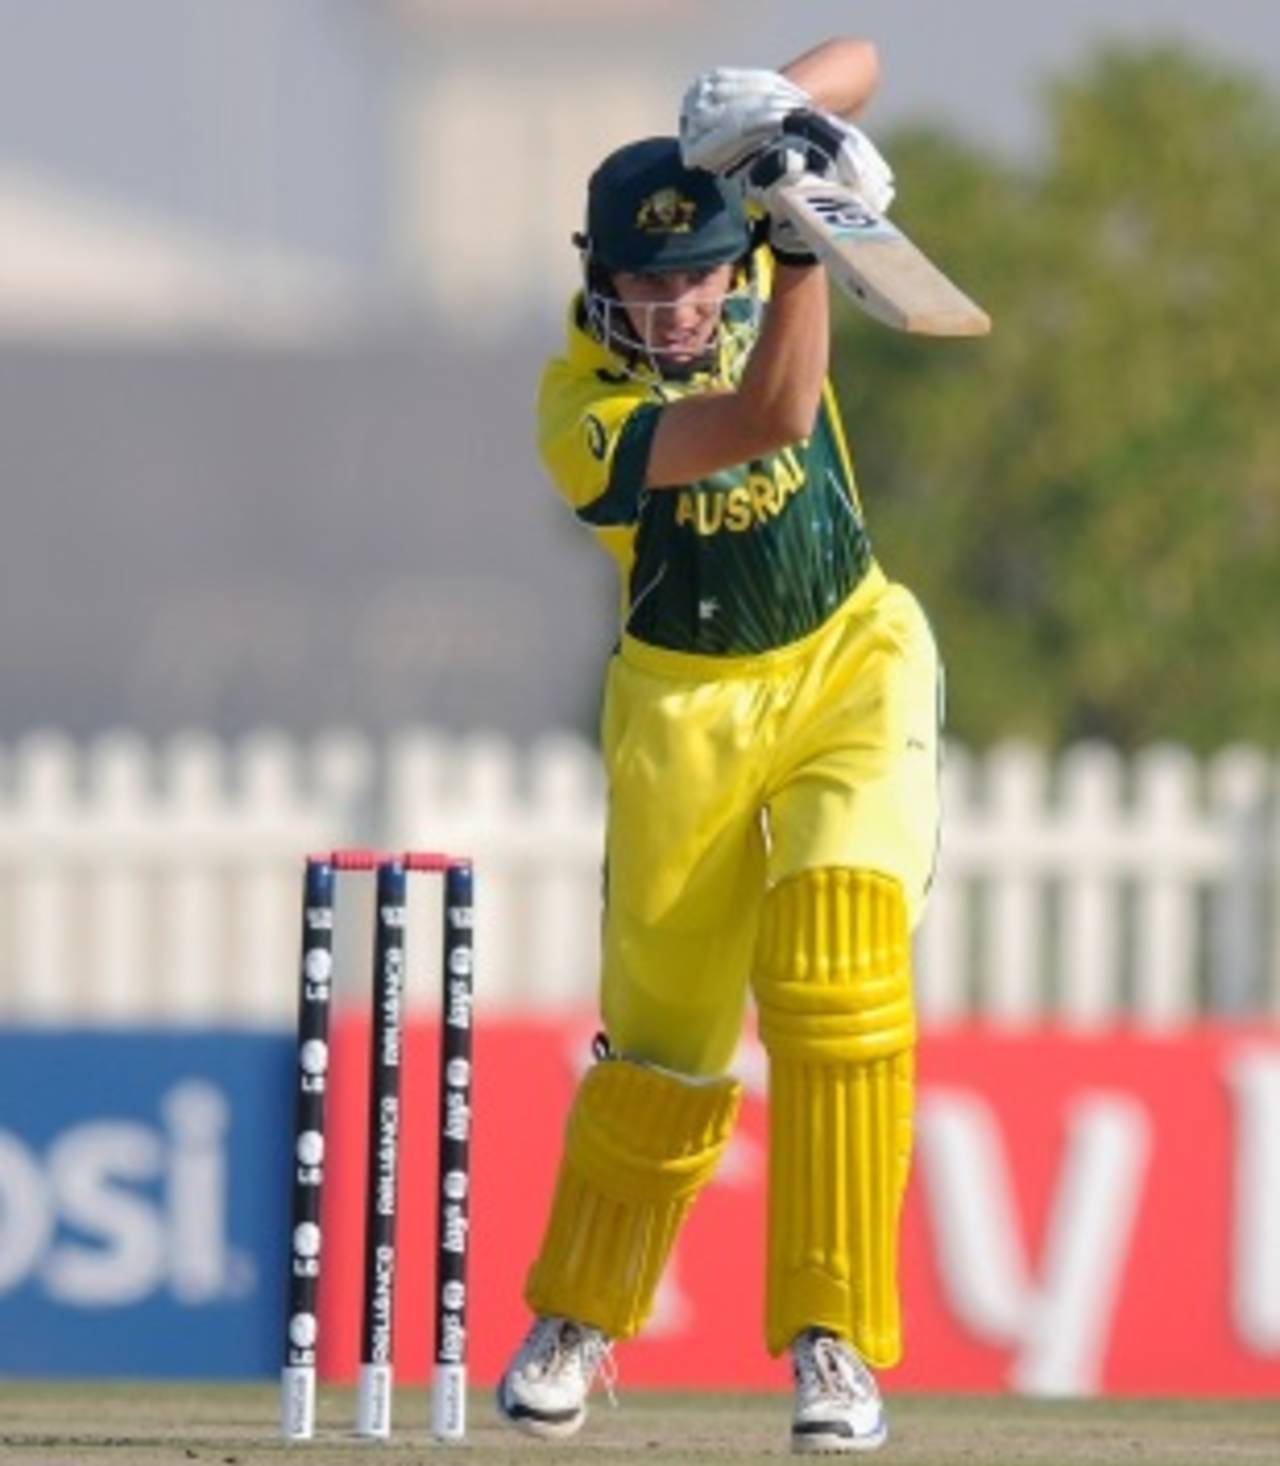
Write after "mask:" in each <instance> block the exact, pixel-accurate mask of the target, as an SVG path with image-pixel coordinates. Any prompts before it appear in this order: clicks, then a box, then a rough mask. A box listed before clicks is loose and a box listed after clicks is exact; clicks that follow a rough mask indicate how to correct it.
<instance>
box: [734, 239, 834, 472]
mask: <svg viewBox="0 0 1280 1466" xmlns="http://www.w3.org/2000/svg"><path fill="white" fill-rule="evenodd" d="M830 334H831V331H830V311H829V306H828V301H827V276H826V271H825V270H823V269H822V268H821V267H820V266H816V265H809V266H793V265H782V264H780V265H778V266H777V267H776V272H775V276H774V282H773V294H772V296H771V298H770V300H769V306H768V311H767V314H766V316H765V324H764V329H763V331H762V332H761V333H760V340H759V341H758V342H757V343H756V348H755V350H754V351H753V352H752V353H751V360H750V361H749V362H748V363H747V369H746V371H745V372H744V373H743V375H742V381H741V383H740V385H739V387H738V396H739V398H740V400H741V403H742V405H743V407H744V408H746V409H747V411H748V412H749V413H750V414H751V415H752V416H753V417H756V418H757V420H758V421H760V422H761V423H768V424H771V425H772V426H773V429H774V433H775V435H778V436H780V437H781V438H782V440H783V442H784V443H791V442H796V441H797V440H799V439H800V438H807V437H808V436H809V434H810V433H811V432H812V431H813V424H814V419H815V418H816V417H817V414H818V405H819V403H820V402H821V400H822V384H823V382H824V381H825V380H826V375H827V365H828V359H829V354H830Z"/></svg>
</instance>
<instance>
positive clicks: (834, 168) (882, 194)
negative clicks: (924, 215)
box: [821, 112, 897, 214]
mask: <svg viewBox="0 0 1280 1466" xmlns="http://www.w3.org/2000/svg"><path fill="white" fill-rule="evenodd" d="M821 115H822V117H823V119H824V120H825V121H827V122H829V123H831V124H832V126H833V127H835V128H838V129H839V130H840V133H841V137H840V145H839V147H838V148H837V150H836V152H835V154H834V156H833V157H832V159H831V171H830V172H829V173H828V174H827V176H828V177H829V178H834V179H835V180H836V182H837V183H843V184H844V186H845V187H846V188H847V189H848V190H849V191H850V193H853V194H856V195H857V197H858V199H859V200H860V201H861V202H862V203H864V204H866V206H867V208H869V209H870V210H871V212H872V213H873V214H887V213H888V212H889V205H890V204H891V203H892V202H893V196H894V194H895V192H896V191H897V190H896V186H895V184H894V179H893V169H892V168H890V167H889V165H888V163H887V162H886V161H885V159H884V155H883V154H882V153H881V151H880V149H879V148H877V147H876V145H875V143H873V142H872V141H871V139H870V138H869V137H868V136H867V135H866V133H865V132H863V131H862V129H861V128H858V127H855V126H854V125H853V123H852V122H846V121H845V119H844V118H843V117H834V116H832V114H831V113H829V112H824V113H822V114H821Z"/></svg>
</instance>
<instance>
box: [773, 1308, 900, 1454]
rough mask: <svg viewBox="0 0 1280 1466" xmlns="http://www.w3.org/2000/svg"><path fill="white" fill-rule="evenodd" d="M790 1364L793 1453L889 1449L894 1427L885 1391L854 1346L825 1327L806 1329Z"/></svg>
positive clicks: (792, 1352)
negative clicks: (889, 1419)
mask: <svg viewBox="0 0 1280 1466" xmlns="http://www.w3.org/2000/svg"><path fill="white" fill-rule="evenodd" d="M791 1366H792V1372H793V1374H794V1376H795V1382H796V1409H795V1414H794V1416H793V1417H792V1420H791V1449H792V1450H793V1451H800V1452H804V1453H809V1452H813V1453H818V1452H824V1451H874V1450H875V1449H876V1448H877V1447H878V1446H882V1445H884V1443H885V1441H886V1440H887V1439H888V1438H889V1427H888V1425H887V1424H886V1423H885V1418H884V1407H883V1406H882V1405H881V1403H880V1391H879V1390H878V1389H877V1388H876V1382H875V1380H874V1379H873V1378H872V1375H871V1371H870V1370H869V1369H868V1368H867V1366H866V1365H865V1364H864V1363H863V1362H862V1360H861V1359H860V1358H859V1357H858V1354H857V1351H856V1350H855V1349H854V1348H853V1347H852V1346H851V1345H849V1344H846V1343H845V1341H844V1340H843V1339H840V1338H837V1337H836V1336H835V1335H834V1334H831V1333H827V1332H826V1331H825V1330H823V1329H806V1330H805V1331H804V1333H802V1334H799V1335H797V1336H796V1339H795V1342H794V1343H793V1344H792V1345H791Z"/></svg>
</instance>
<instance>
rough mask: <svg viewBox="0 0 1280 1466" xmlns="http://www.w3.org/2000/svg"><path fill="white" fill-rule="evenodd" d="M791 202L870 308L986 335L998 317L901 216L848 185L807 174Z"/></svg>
mask: <svg viewBox="0 0 1280 1466" xmlns="http://www.w3.org/2000/svg"><path fill="white" fill-rule="evenodd" d="M779 206H780V207H781V208H782V209H784V210H785V212H786V213H787V215H788V217H789V218H790V219H791V221H792V223H793V224H794V225H795V226H796V228H797V229H798V230H799V232H800V233H801V235H802V236H803V237H804V239H805V240H806V242H807V243H808V244H809V246H810V248H811V249H813V251H814V252H815V253H816V254H817V255H818V257H819V259H821V260H822V262H823V263H824V264H825V265H826V267H827V270H828V272H829V273H830V275H831V277H832V279H833V280H835V282H836V284H837V285H839V286H840V288H841V289H842V290H843V291H845V293H846V294H848V295H849V296H850V297H852V299H853V300H855V301H856V302H857V303H858V304H859V305H860V306H861V307H862V308H863V310H865V311H866V312H867V313H868V314H869V315H871V316H874V317H875V318H876V319H877V320H879V321H883V322H884V323H885V324H886V325H889V326H893V327H895V328H896V329H897V330H900V331H912V332H916V333H918V334H920V335H925V336H985V335H986V334H987V333H988V332H989V331H990V330H991V318H990V316H988V315H987V313H986V311H984V310H983V309H982V308H981V307H980V306H977V305H975V304H974V302H973V301H972V300H970V299H969V297H968V296H967V295H965V293H964V292H963V291H962V290H960V289H959V288H958V287H957V286H956V285H953V284H952V282H951V281H950V280H949V279H947V277H946V276H945V275H944V274H943V273H942V271H941V270H939V269H938V267H937V266H936V265H935V264H933V263H932V261H931V260H930V259H929V258H928V257H927V256H926V255H925V254H924V253H923V252H922V251H921V250H919V249H917V248H916V246H915V245H914V244H912V242H911V241H910V240H909V239H908V238H907V236H906V235H905V234H904V233H903V232H902V230H901V229H899V228H898V227H897V225H896V224H891V223H890V222H889V220H888V219H885V218H882V217H880V216H879V215H876V214H873V213H872V212H871V211H870V210H869V209H868V208H867V207H866V205H865V204H863V203H862V202H861V201H860V200H859V199H858V198H857V197H856V196H855V195H854V194H852V193H851V192H850V191H849V190H848V189H846V188H843V187H841V186H840V185H839V184H832V183H827V182H825V181H823V180H822V179H819V178H802V179H800V180H798V181H797V182H795V183H789V184H784V185H783V186H782V187H781V188H780V189H779Z"/></svg>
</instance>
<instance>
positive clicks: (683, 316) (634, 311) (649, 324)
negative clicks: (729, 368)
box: [613, 265, 733, 362]
mask: <svg viewBox="0 0 1280 1466" xmlns="http://www.w3.org/2000/svg"><path fill="white" fill-rule="evenodd" d="M732 284H733V266H732V265H716V266H715V267H714V268H712V269H710V270H671V271H667V272H664V273H661V274H652V275H633V274H631V273H629V272H628V271H626V270H619V271H618V272H617V273H616V274H615V275H614V277H613V286H614V289H615V290H616V291H617V293H618V300H619V302H620V303H621V305H622V307H623V309H624V310H625V311H626V313H627V319H628V320H629V321H630V322H631V329H632V330H633V331H634V332H635V334H636V336H637V338H638V339H639V340H640V341H642V342H643V343H644V345H645V346H646V347H647V348H648V349H649V350H650V351H652V352H653V353H654V354H655V355H658V356H662V357H665V358H666V359H667V360H669V361H675V362H689V361H694V360H696V359H697V358H698V357H700V356H701V355H702V354H703V353H704V352H705V351H706V349H707V347H708V346H709V345H710V343H711V338H712V337H713V336H714V335H715V333H716V329H717V327H718V326H719V324H720V308H721V306H722V305H723V304H724V298H725V296H726V295H727V294H728V293H729V290H730V288H731V286H732Z"/></svg>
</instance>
